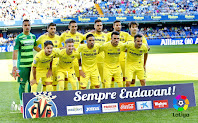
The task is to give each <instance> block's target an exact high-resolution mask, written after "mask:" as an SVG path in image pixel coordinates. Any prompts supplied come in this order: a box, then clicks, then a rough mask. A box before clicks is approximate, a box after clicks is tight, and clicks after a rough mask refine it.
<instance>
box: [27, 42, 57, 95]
mask: <svg viewBox="0 0 198 123" xmlns="http://www.w3.org/2000/svg"><path fill="white" fill-rule="evenodd" d="M53 46H54V45H53V43H52V41H45V43H44V50H41V51H40V52H39V53H37V54H36V56H35V57H34V61H33V64H32V74H33V76H32V78H31V81H30V84H31V86H32V92H36V91H37V86H38V81H39V79H42V81H43V82H45V85H46V91H53V86H52V83H53V77H52V67H51V62H52V60H53V58H55V57H57V51H56V49H54V50H53Z"/></svg>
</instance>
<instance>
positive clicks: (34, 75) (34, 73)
mask: <svg viewBox="0 0 198 123" xmlns="http://www.w3.org/2000/svg"><path fill="white" fill-rule="evenodd" d="M38 62H39V58H38V56H37V55H36V56H35V58H34V61H33V63H32V74H33V79H32V80H31V81H30V85H31V86H32V85H34V84H35V83H37V81H36V67H37V65H38Z"/></svg>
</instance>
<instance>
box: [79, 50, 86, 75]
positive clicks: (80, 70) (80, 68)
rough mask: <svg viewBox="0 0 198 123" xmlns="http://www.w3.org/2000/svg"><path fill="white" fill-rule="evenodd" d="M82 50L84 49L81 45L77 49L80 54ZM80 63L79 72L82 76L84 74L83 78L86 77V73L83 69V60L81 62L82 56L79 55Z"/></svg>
mask: <svg viewBox="0 0 198 123" xmlns="http://www.w3.org/2000/svg"><path fill="white" fill-rule="evenodd" d="M81 51H82V48H81V47H79V48H78V50H77V52H78V53H79V55H80V52H81ZM78 64H79V74H80V76H82V77H83V78H85V73H84V71H83V70H82V62H81V57H80V56H79V57H78Z"/></svg>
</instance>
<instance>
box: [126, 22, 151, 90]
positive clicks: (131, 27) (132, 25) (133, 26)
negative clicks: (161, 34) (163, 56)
mask: <svg viewBox="0 0 198 123" xmlns="http://www.w3.org/2000/svg"><path fill="white" fill-rule="evenodd" d="M138 26H139V24H138V23H137V22H130V23H129V30H130V32H131V35H130V36H129V38H128V41H132V42H134V36H135V35H136V34H137V32H138ZM142 43H143V44H146V46H147V47H148V50H150V47H149V46H148V43H147V40H146V38H145V37H144V36H142ZM145 55H146V54H145ZM146 58H147V57H146ZM144 59H145V58H144ZM146 60H147V59H145V62H146ZM145 72H146V71H145ZM135 78H136V75H135V74H134V75H133V79H132V83H131V85H130V86H132V87H133V86H135Z"/></svg>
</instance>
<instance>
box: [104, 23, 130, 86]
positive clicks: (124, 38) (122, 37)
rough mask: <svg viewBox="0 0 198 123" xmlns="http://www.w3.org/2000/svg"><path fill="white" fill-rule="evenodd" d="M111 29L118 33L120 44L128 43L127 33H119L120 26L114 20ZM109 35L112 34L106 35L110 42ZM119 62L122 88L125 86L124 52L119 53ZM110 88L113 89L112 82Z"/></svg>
mask: <svg viewBox="0 0 198 123" xmlns="http://www.w3.org/2000/svg"><path fill="white" fill-rule="evenodd" d="M113 29H114V31H117V32H119V33H120V42H122V43H125V42H127V41H128V37H129V34H128V33H127V32H123V31H121V29H122V25H121V22H120V21H119V20H116V21H114V22H113ZM111 34H112V32H109V33H108V34H107V38H108V41H110V40H111ZM119 60H120V65H121V68H122V73H123V87H125V84H126V81H125V52H121V54H120V58H119ZM112 87H114V82H112Z"/></svg>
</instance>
